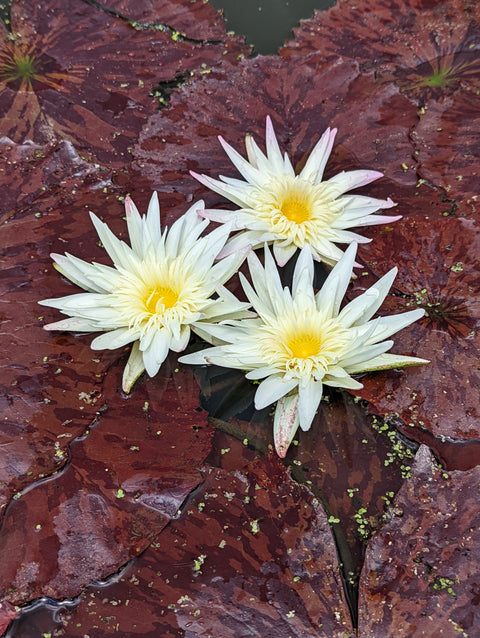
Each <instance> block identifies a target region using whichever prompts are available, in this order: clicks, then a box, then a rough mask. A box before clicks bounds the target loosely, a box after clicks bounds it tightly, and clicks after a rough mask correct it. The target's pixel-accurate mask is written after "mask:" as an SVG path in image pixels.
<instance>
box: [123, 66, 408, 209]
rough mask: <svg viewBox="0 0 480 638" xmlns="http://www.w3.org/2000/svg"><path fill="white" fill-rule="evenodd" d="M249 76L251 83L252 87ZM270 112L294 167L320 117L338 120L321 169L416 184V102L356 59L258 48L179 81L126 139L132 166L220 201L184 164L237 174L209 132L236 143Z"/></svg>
mask: <svg viewBox="0 0 480 638" xmlns="http://www.w3.org/2000/svg"><path fill="white" fill-rule="evenodd" d="M252 86H255V87H256V89H255V91H254V92H252V91H251V87H252ZM267 115H270V116H271V117H272V120H273V123H274V127H275V130H276V133H277V137H278V139H279V143H280V146H281V147H282V148H283V149H284V150H285V151H287V152H288V153H289V155H290V157H291V158H292V160H293V163H294V165H297V167H300V166H301V165H302V163H304V162H305V161H306V158H307V156H308V154H309V153H310V151H311V150H312V148H313V145H314V143H315V142H316V141H317V140H318V138H319V137H320V135H321V134H322V133H323V131H324V130H325V129H326V128H327V127H328V126H335V127H338V135H337V139H336V143H335V146H334V153H333V154H332V158H331V159H330V161H329V163H328V164H327V172H326V175H327V177H330V176H332V175H333V174H335V173H337V172H339V171H341V170H353V169H358V168H371V169H376V170H380V171H383V172H385V173H386V176H387V178H388V180H391V182H393V184H392V183H390V182H387V181H386V180H383V190H384V193H383V194H384V196H385V197H386V196H392V197H394V194H395V193H394V191H395V185H396V184H397V183H400V184H407V185H410V186H414V185H416V183H417V177H416V175H415V173H414V172H413V171H411V170H405V168H404V165H405V166H409V165H410V164H412V162H413V164H415V162H414V160H412V157H413V146H412V144H411V141H410V139H409V132H410V129H411V127H412V126H413V125H414V123H415V122H416V121H417V114H416V107H415V106H414V104H413V103H412V102H411V101H410V100H409V99H408V98H406V97H405V96H403V95H401V94H400V93H399V91H398V89H397V88H396V87H395V86H393V85H389V86H384V87H379V86H378V85H377V84H376V83H375V79H374V75H373V73H369V74H362V73H361V72H360V71H359V68H358V65H357V64H356V63H355V62H346V63H344V62H342V61H341V60H339V61H337V63H336V64H333V65H330V66H328V67H327V66H322V65H320V64H318V63H317V64H311V65H310V64H302V65H295V68H294V69H292V64H289V63H287V62H285V61H283V60H281V59H280V58H274V57H261V56H259V57H257V58H255V59H249V60H243V61H242V62H241V63H240V64H239V65H237V66H232V65H229V64H227V63H224V64H223V65H222V66H221V67H216V68H215V69H213V70H212V73H211V74H209V75H208V76H207V77H205V78H203V79H197V81H196V82H194V83H192V84H191V85H184V86H182V87H181V88H180V89H179V90H178V91H176V92H175V94H174V95H173V96H172V99H171V105H170V107H169V108H168V109H164V110H163V111H161V112H158V113H156V114H155V115H153V116H152V117H151V118H150V119H149V121H148V123H147V124H146V126H145V128H144V130H143V132H142V134H141V135H140V138H139V143H138V144H137V145H136V146H135V147H134V149H133V154H134V157H135V159H136V166H137V168H138V170H139V171H141V172H142V173H143V174H144V175H145V176H147V177H148V178H149V179H150V180H151V182H152V183H153V184H155V185H158V186H159V185H160V184H161V185H162V188H163V189H167V188H168V189H169V190H173V191H177V190H180V191H181V192H182V193H184V194H190V193H193V194H194V195H195V196H196V197H198V196H202V197H205V199H206V200H207V202H208V204H209V205H219V204H223V205H224V203H225V201H224V200H222V199H221V198H220V197H219V196H217V195H212V194H208V193H206V192H205V189H204V187H200V186H199V184H197V183H196V182H195V180H193V178H191V177H190V176H189V175H188V174H186V173H185V169H186V168H188V169H191V170H195V171H197V172H200V173H203V172H205V173H208V174H212V175H213V176H217V175H218V174H226V175H235V176H236V171H235V168H234V167H233V166H232V165H231V163H230V160H229V159H228V157H227V156H226V155H225V153H224V151H223V150H222V148H221V146H220V144H219V142H218V139H217V135H219V134H221V135H222V136H223V137H224V138H225V139H226V140H227V141H228V142H229V143H230V144H232V145H233V146H235V148H237V149H239V150H240V151H242V147H243V146H244V139H245V135H246V134H247V133H251V134H253V136H254V137H255V139H256V140H257V141H258V142H259V144H261V145H263V144H264V140H265V118H266V116H267ZM359 122H361V123H362V125H361V126H359V124H358V123H359Z"/></svg>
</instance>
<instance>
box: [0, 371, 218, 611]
mask: <svg viewBox="0 0 480 638" xmlns="http://www.w3.org/2000/svg"><path fill="white" fill-rule="evenodd" d="M122 367H123V366H122V365H117V366H115V368H114V369H113V370H111V371H110V374H109V375H108V376H107V379H106V383H105V386H104V388H103V401H102V403H103V405H102V409H101V411H100V413H99V416H98V417H97V419H96V422H95V423H94V424H92V426H91V428H90V430H89V431H87V432H86V433H85V435H84V436H82V437H79V438H77V439H76V440H75V441H73V442H72V443H71V444H70V446H69V448H68V454H64V455H63V459H62V460H63V467H62V468H61V470H60V471H59V472H57V473H56V475H55V476H52V478H49V479H47V480H43V481H39V482H37V483H34V484H33V485H31V486H30V487H29V488H28V489H27V490H25V491H24V493H23V494H22V495H21V496H20V498H18V499H15V500H14V501H12V502H11V503H10V505H9V507H8V509H7V510H6V512H5V516H4V520H3V525H2V528H1V532H0V547H1V551H2V556H3V557H4V560H3V568H2V576H1V590H2V598H3V599H4V600H6V601H7V602H9V603H11V604H15V605H22V604H24V603H25V602H27V601H29V600H31V599H34V598H37V597H40V596H50V597H53V598H61V597H71V596H75V595H78V593H79V592H80V589H81V588H82V587H84V586H85V585H87V584H88V583H90V582H91V581H93V580H96V579H98V578H104V577H106V576H108V575H109V574H110V573H112V572H114V571H116V570H117V569H118V568H119V567H120V566H121V565H122V564H124V563H125V562H126V561H127V560H129V559H130V558H131V557H132V556H135V555H137V554H139V553H140V552H142V551H143V550H144V549H146V547H148V546H149V545H150V543H151V542H152V540H154V539H155V537H156V535H157V534H158V533H159V532H160V530H161V529H162V528H163V527H164V526H165V525H166V523H167V522H168V521H169V520H170V519H171V518H172V517H174V516H176V514H177V511H178V509H179V507H180V506H181V504H182V502H183V500H184V499H185V497H186V496H187V494H188V493H189V492H190V491H191V490H193V489H194V488H195V487H197V485H198V484H199V483H200V482H201V481H202V477H201V475H200V473H199V471H198V468H199V467H200V464H201V463H202V461H203V459H204V458H205V456H206V455H207V454H208V452H209V450H210V441H211V436H212V434H213V430H212V428H209V427H208V425H207V414H206V412H204V411H203V410H202V409H201V408H199V406H198V401H197V399H196V396H197V393H196V391H195V390H196V387H197V386H196V383H195V381H194V379H193V373H192V371H191V370H190V369H188V368H185V367H180V368H176V367H175V361H174V360H170V362H169V363H168V362H167V364H166V365H165V366H164V367H163V368H162V372H161V373H160V374H159V375H158V376H157V377H156V378H155V380H148V381H146V382H145V383H140V384H138V385H137V387H136V388H135V390H134V392H133V393H132V394H131V395H130V396H128V397H124V396H122V394H121V391H120V388H121V373H122Z"/></svg>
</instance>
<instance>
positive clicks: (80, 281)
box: [50, 253, 116, 293]
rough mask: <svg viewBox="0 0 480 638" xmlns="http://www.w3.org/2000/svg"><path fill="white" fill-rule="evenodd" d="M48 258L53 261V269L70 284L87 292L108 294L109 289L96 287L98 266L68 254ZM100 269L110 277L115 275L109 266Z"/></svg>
mask: <svg viewBox="0 0 480 638" xmlns="http://www.w3.org/2000/svg"><path fill="white" fill-rule="evenodd" d="M50 257H51V258H52V259H53V260H54V261H55V264H56V265H55V268H56V269H57V270H58V272H60V273H61V274H62V275H63V276H64V277H67V279H70V281H71V282H73V283H74V284H76V285H77V286H79V287H80V288H83V289H84V290H87V291H88V292H99V293H106V292H109V288H106V287H105V286H102V285H98V283H97V281H96V279H97V276H98V269H99V266H100V264H89V263H88V262H86V261H83V259H79V258H78V257H74V256H73V255H70V254H69V253H65V255H57V254H56V253H52V254H51V255H50ZM100 268H102V269H103V270H104V272H108V273H109V274H110V275H112V276H115V274H116V271H115V269H114V268H111V267H110V266H100Z"/></svg>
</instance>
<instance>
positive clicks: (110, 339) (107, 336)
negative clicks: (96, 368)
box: [90, 328, 135, 350]
mask: <svg viewBox="0 0 480 638" xmlns="http://www.w3.org/2000/svg"><path fill="white" fill-rule="evenodd" d="M134 339H135V335H134V333H132V331H131V330H129V329H128V328H117V330H110V331H109V332H104V333H103V334H101V335H99V336H98V337H95V339H94V340H93V341H92V343H91V346H90V347H91V348H92V350H116V348H121V347H122V346H125V345H127V343H131V342H132V341H133V340H134Z"/></svg>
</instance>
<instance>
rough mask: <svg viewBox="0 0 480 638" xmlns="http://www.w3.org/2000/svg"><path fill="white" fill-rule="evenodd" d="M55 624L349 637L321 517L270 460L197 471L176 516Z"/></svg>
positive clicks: (138, 631) (97, 631)
mask: <svg viewBox="0 0 480 638" xmlns="http://www.w3.org/2000/svg"><path fill="white" fill-rule="evenodd" d="M112 601H115V605H114V606H112ZM127 601H128V603H127ZM64 618H65V619H64V621H63V622H64V627H63V632H64V635H68V636H71V637H72V638H73V637H74V636H82V637H83V636H84V634H85V632H87V633H88V635H89V636H91V638H97V637H100V636H109V635H113V633H115V632H118V630H119V628H121V631H122V632H123V633H125V634H128V635H131V636H136V635H139V636H154V635H156V636H165V637H167V636H170V637H172V638H173V637H174V636H191V638H194V637H196V636H222V638H234V637H237V636H238V637H240V636H245V635H255V636H262V637H265V638H269V637H272V638H273V637H274V636H275V637H277V638H283V637H285V638H287V636H292V635H299V636H300V635H303V636H307V635H308V636H318V637H320V636H325V635H328V636H332V637H338V638H340V636H348V635H352V625H351V622H350V618H349V614H348V610H347V606H346V602H345V598H344V595H343V591H342V587H341V582H340V578H339V575H338V559H337V556H336V550H335V543H334V541H333V538H332V536H331V532H330V528H329V525H328V522H327V517H326V515H325V513H324V512H323V510H322V508H321V507H320V505H319V504H318V502H317V501H316V500H315V499H314V498H313V497H312V494H311V493H310V492H309V490H308V489H306V488H305V487H302V486H300V485H298V484H296V483H295V482H294V481H292V480H291V479H290V477H289V476H288V474H287V473H286V471H285V469H284V468H283V467H282V465H281V462H280V461H279V459H277V458H274V457H273V456H271V457H269V458H268V459H267V460H264V461H257V462H255V463H253V464H251V465H250V466H248V467H247V468H246V469H245V471H243V472H239V471H234V472H227V471H225V470H221V469H207V470H205V482H204V484H203V486H202V488H201V490H200V491H198V492H197V493H196V494H195V496H194V497H193V498H191V499H189V501H188V502H187V503H186V504H185V506H184V508H183V509H182V514H181V515H180V517H179V519H178V520H176V521H175V522H172V523H171V524H170V525H169V526H168V527H166V528H165V529H164V530H163V532H162V533H161V534H160V536H159V537H158V539H157V541H156V542H155V543H154V544H153V545H152V546H151V547H150V548H149V549H148V550H147V551H146V552H145V553H144V554H143V555H142V556H141V557H140V558H138V559H137V560H136V561H134V562H133V563H131V564H130V565H129V566H128V567H127V568H126V570H125V571H124V572H123V573H122V574H121V577H120V578H119V579H118V582H116V583H114V584H112V585H110V586H108V587H103V588H96V587H90V588H88V590H87V591H85V593H84V594H83V595H82V600H81V603H80V605H79V606H78V607H77V609H76V610H73V611H71V612H67V613H66V615H65V617H64Z"/></svg>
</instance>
